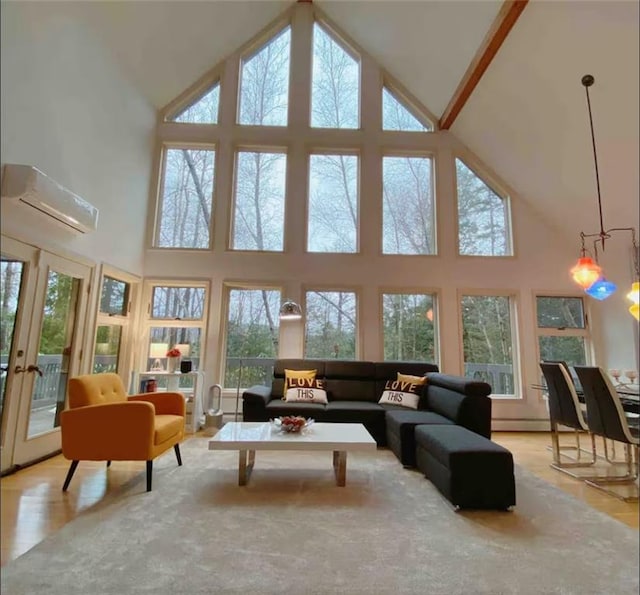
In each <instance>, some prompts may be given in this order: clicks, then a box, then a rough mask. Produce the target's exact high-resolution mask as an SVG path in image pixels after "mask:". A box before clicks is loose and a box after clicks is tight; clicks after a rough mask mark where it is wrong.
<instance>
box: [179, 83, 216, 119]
mask: <svg viewBox="0 0 640 595" xmlns="http://www.w3.org/2000/svg"><path fill="white" fill-rule="evenodd" d="M219 105H220V83H216V84H215V85H214V86H213V87H212V88H211V89H209V90H208V91H207V92H206V93H205V94H204V95H201V96H200V97H198V99H196V100H195V101H194V102H193V103H192V104H190V105H189V106H188V107H187V108H186V109H184V110H182V111H181V112H180V113H179V114H177V115H176V116H175V117H174V118H173V119H172V122H184V123H187V124H217V123H218V106H219Z"/></svg>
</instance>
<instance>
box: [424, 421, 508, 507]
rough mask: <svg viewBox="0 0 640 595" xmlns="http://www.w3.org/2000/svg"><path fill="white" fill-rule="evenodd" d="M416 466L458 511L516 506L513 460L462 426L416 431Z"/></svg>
mask: <svg viewBox="0 0 640 595" xmlns="http://www.w3.org/2000/svg"><path fill="white" fill-rule="evenodd" d="M415 441H416V465H417V467H418V469H420V471H422V472H423V473H424V475H425V477H426V478H427V479H429V480H430V481H431V482H432V483H433V484H434V485H435V486H436V487H437V488H438V489H439V490H440V492H441V493H442V494H443V495H444V496H445V497H446V498H447V499H448V500H449V501H450V502H451V503H452V504H453V505H454V506H457V507H459V508H496V509H500V510H506V509H508V508H509V507H510V506H514V505H515V503H516V484H515V479H514V476H513V456H512V455H511V453H510V452H509V451H508V450H507V449H506V448H503V447H502V446H500V445H498V444H496V443H495V442H491V440H488V439H487V438H485V437H484V436H480V434H476V433H474V432H472V431H470V430H467V429H466V428H463V427H462V426H453V425H452V426H445V425H441V426H440V425H423V426H417V427H416V428H415Z"/></svg>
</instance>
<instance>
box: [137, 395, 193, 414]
mask: <svg viewBox="0 0 640 595" xmlns="http://www.w3.org/2000/svg"><path fill="white" fill-rule="evenodd" d="M127 399H128V402H129V403H131V402H134V401H140V402H144V403H151V404H152V405H153V406H154V408H155V412H156V415H181V416H182V417H184V416H185V415H186V400H185V398H184V395H183V394H182V393H177V392H162V393H141V394H139V395H131V396H130V397H127Z"/></svg>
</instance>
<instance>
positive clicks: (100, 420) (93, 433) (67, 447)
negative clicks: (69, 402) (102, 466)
mask: <svg viewBox="0 0 640 595" xmlns="http://www.w3.org/2000/svg"><path fill="white" fill-rule="evenodd" d="M154 420H155V410H154V407H153V405H152V404H151V403H144V402H128V401H125V402H119V403H104V404H101V405H88V406H87V407H78V408H75V409H67V410H65V411H63V412H62V414H61V416H60V425H61V434H62V454H63V455H64V456H65V457H66V458H67V459H71V460H84V461H104V460H132V461H133V460H147V459H148V458H151V452H152V449H153V435H154V432H155V424H154Z"/></svg>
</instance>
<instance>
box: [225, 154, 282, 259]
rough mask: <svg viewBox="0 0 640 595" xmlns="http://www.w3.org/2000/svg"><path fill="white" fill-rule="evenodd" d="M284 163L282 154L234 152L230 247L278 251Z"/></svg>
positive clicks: (280, 233)
mask: <svg viewBox="0 0 640 595" xmlns="http://www.w3.org/2000/svg"><path fill="white" fill-rule="evenodd" d="M286 165H287V156H286V155H283V154H282V153H252V152H248V151H241V152H239V153H238V156H237V174H236V193H235V209H234V215H233V245H232V248H233V249H234V250H272V251H282V249H283V246H284V195H285V174H286Z"/></svg>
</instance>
